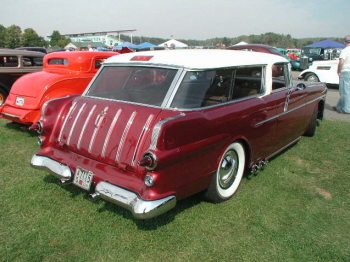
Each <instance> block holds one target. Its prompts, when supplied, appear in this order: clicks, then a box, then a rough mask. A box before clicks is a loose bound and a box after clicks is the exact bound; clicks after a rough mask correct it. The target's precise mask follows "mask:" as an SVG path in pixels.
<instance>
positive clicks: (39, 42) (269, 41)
mask: <svg viewBox="0 0 350 262" xmlns="http://www.w3.org/2000/svg"><path fill="white" fill-rule="evenodd" d="M120 39H121V40H123V41H128V42H131V38H130V36H128V35H121V36H120ZM325 39H332V40H334V41H338V42H342V41H343V39H342V38H336V37H328V38H321V37H320V38H302V39H296V38H293V37H292V36H291V35H290V34H287V35H283V34H276V33H272V32H268V33H264V34H260V35H249V36H248V35H242V36H238V37H234V38H229V37H215V38H211V39H207V40H191V39H178V40H179V41H181V42H183V43H185V44H187V45H188V46H190V47H196V46H207V47H215V46H216V47H217V46H223V45H225V46H231V45H235V44H237V43H239V42H242V41H244V42H247V43H250V44H266V45H270V46H274V47H280V48H286V47H290V48H302V47H303V46H306V45H309V44H312V43H314V42H317V41H322V40H325ZM167 40H169V39H165V38H157V37H147V36H133V39H132V41H133V43H134V44H141V43H143V42H150V43H152V44H155V45H159V44H161V43H164V42H165V41H167ZM70 42H71V40H70V39H69V38H66V37H64V36H62V35H61V34H60V32H59V31H57V30H55V31H53V32H52V34H51V35H50V40H49V41H46V40H45V39H44V37H42V36H39V35H38V34H37V32H36V31H35V30H34V29H32V28H26V29H24V31H23V32H22V30H21V28H20V27H19V26H17V25H11V26H9V27H7V28H6V27H4V26H3V25H1V24H0V47H4V48H16V47H21V46H42V47H46V48H48V47H60V48H63V47H64V46H66V45H67V44H69V43H70Z"/></svg>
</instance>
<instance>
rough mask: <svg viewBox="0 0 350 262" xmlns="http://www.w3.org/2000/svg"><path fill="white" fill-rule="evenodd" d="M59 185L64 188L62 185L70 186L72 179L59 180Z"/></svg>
mask: <svg viewBox="0 0 350 262" xmlns="http://www.w3.org/2000/svg"><path fill="white" fill-rule="evenodd" d="M59 183H60V185H61V186H64V185H69V184H71V183H72V179H66V178H63V179H61V180H60V182H59Z"/></svg>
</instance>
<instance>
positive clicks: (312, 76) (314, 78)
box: [305, 73, 320, 83]
mask: <svg viewBox="0 0 350 262" xmlns="http://www.w3.org/2000/svg"><path fill="white" fill-rule="evenodd" d="M305 81H308V82H312V83H314V82H320V79H318V77H317V75H315V74H314V73H308V74H307V75H306V76H305Z"/></svg>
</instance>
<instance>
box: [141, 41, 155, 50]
mask: <svg viewBox="0 0 350 262" xmlns="http://www.w3.org/2000/svg"><path fill="white" fill-rule="evenodd" d="M154 46H157V45H154V44H152V43H149V42H143V43H142V44H139V45H138V46H137V48H138V49H140V48H145V47H154Z"/></svg>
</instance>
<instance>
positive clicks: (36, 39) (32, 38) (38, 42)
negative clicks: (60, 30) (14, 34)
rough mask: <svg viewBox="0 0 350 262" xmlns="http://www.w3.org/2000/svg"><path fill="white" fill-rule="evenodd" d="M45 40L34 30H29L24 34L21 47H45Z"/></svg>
mask: <svg viewBox="0 0 350 262" xmlns="http://www.w3.org/2000/svg"><path fill="white" fill-rule="evenodd" d="M44 45H45V40H44V38H43V37H41V36H39V35H38V34H37V32H35V30H33V29H32V28H27V29H25V30H24V32H23V34H22V40H21V46H44Z"/></svg>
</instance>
